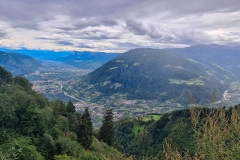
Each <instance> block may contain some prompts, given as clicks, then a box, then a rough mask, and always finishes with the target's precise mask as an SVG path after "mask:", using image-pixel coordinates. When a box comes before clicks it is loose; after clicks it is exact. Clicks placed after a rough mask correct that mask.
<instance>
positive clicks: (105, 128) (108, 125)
mask: <svg viewBox="0 0 240 160" xmlns="http://www.w3.org/2000/svg"><path fill="white" fill-rule="evenodd" d="M112 139H113V112H112V110H111V109H107V111H106V113H105V116H104V119H103V122H102V126H101V128H100V130H99V140H101V141H103V142H105V143H107V144H108V145H110V146H111V145H112Z"/></svg>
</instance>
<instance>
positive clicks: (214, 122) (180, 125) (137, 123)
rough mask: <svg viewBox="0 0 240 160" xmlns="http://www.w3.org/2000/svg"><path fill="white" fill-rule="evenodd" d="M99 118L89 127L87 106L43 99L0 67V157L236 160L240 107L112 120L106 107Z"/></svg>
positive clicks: (238, 156)
mask: <svg viewBox="0 0 240 160" xmlns="http://www.w3.org/2000/svg"><path fill="white" fill-rule="evenodd" d="M213 97H214V95H213ZM191 102H194V100H193V99H191ZM154 117H159V118H158V119H156V118H154ZM102 122H103V123H102V126H101V127H100V129H99V130H98V131H94V129H93V127H92V121H91V116H90V114H89V111H88V108H86V109H85V111H84V113H83V114H80V113H78V112H76V111H75V106H74V105H73V103H72V102H71V100H70V101H69V102H68V103H67V104H65V103H64V102H62V101H61V100H56V101H48V100H47V98H46V97H45V96H44V95H42V94H39V93H37V92H35V91H33V90H32V84H31V83H30V82H29V81H28V80H27V79H26V78H24V77H22V76H15V77H13V76H12V74H11V73H10V72H8V71H6V70H5V69H4V68H3V67H0V159H1V160H8V159H19V160H43V159H46V160H52V159H54V160H78V159H79V160H124V159H127V160H134V159H139V160H143V159H144V160H146V159H154V160H158V159H240V154H239V153H240V147H239V143H240V134H239V132H240V105H236V106H234V107H230V108H228V109H226V108H225V107H219V108H216V107H210V108H200V107H197V106H195V105H194V103H192V107H191V108H190V109H184V110H178V111H173V112H171V113H167V114H163V115H152V117H151V118H149V119H146V118H144V117H132V118H127V119H122V120H120V121H117V122H115V123H114V122H113V112H112V110H111V109H108V110H106V112H105V115H104V118H103V121H102ZM114 147H115V148H114Z"/></svg>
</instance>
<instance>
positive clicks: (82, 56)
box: [58, 51, 118, 70]
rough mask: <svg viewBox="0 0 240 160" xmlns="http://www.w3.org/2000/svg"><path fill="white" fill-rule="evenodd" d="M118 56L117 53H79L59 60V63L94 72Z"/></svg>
mask: <svg viewBox="0 0 240 160" xmlns="http://www.w3.org/2000/svg"><path fill="white" fill-rule="evenodd" d="M117 55H118V54H116V53H104V52H87V51H85V52H77V51H75V52H74V53H73V54H71V55H69V56H66V57H62V58H59V59H58V61H61V62H65V63H66V64H69V65H73V66H75V67H78V68H82V69H89V70H94V69H96V68H98V67H100V66H101V65H103V64H104V63H106V62H107V61H110V60H112V59H113V58H114V57H116V56H117Z"/></svg>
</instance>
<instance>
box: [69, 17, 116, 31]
mask: <svg viewBox="0 0 240 160" xmlns="http://www.w3.org/2000/svg"><path fill="white" fill-rule="evenodd" d="M117 24H118V22H117V20H116V19H113V18H108V17H101V18H99V17H89V18H83V19H79V20H77V21H76V22H75V23H73V26H74V27H75V28H77V29H81V28H85V27H96V26H100V25H103V26H114V25H117Z"/></svg>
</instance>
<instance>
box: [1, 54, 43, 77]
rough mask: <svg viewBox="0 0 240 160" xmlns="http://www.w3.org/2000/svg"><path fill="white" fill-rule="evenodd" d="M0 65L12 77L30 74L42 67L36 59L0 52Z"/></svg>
mask: <svg viewBox="0 0 240 160" xmlns="http://www.w3.org/2000/svg"><path fill="white" fill-rule="evenodd" d="M0 65H1V66H3V67H4V68H6V69H7V70H9V71H11V72H12V74H13V75H22V74H28V73H32V72H34V71H35V70H37V69H38V68H39V67H41V66H42V64H41V62H39V61H37V60H36V59H34V58H32V57H30V56H27V55H24V54H19V53H6V52H1V51H0Z"/></svg>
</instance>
